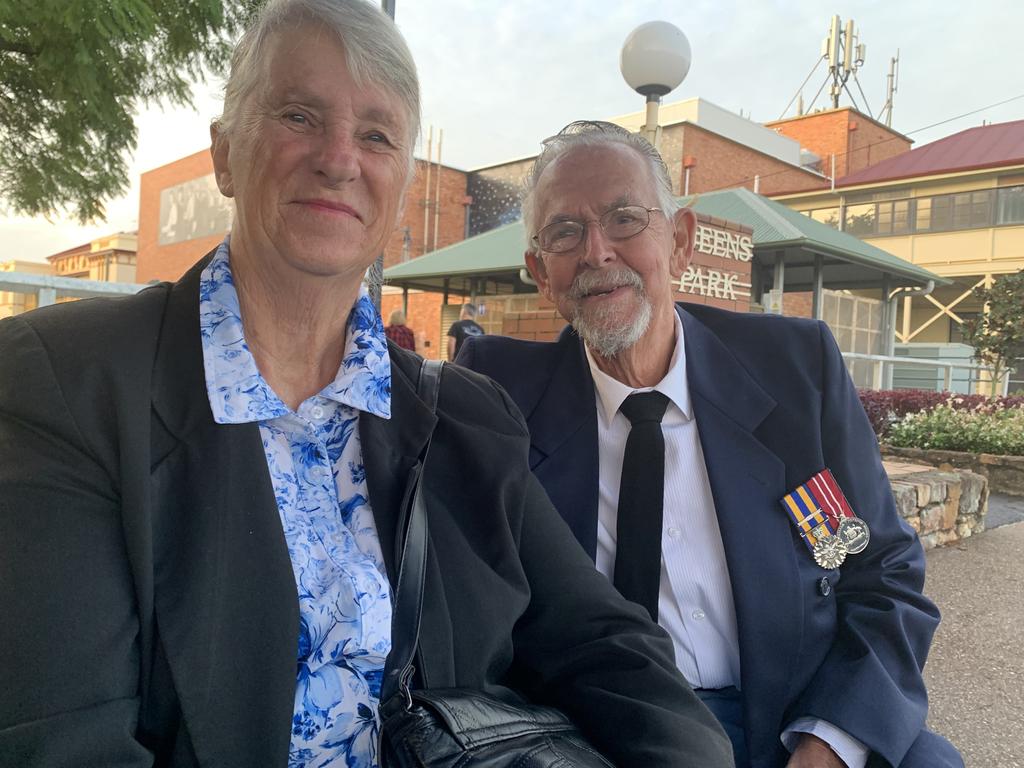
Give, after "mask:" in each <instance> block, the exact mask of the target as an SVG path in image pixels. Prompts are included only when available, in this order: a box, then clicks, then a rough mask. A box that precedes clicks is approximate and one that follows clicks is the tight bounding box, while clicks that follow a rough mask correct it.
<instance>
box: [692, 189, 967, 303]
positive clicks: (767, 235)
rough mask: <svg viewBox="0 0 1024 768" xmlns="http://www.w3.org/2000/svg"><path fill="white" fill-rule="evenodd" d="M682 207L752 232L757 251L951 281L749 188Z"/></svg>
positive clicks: (701, 196) (712, 194)
mask: <svg viewBox="0 0 1024 768" xmlns="http://www.w3.org/2000/svg"><path fill="white" fill-rule="evenodd" d="M680 202H681V203H682V204H683V205H691V206H692V207H693V209H694V210H695V211H697V212H698V213H703V214H706V215H708V216H715V217H717V218H719V219H726V220H728V221H733V222H736V223H737V224H745V225H746V226H748V227H751V228H752V229H753V230H754V234H753V240H754V246H755V247H756V248H773V247H778V248H782V247H786V246H803V247H805V248H807V249H808V250H812V251H819V252H821V253H824V254H828V255H833V256H838V257H840V258H845V259H848V260H849V261H854V262H857V263H860V264H862V265H864V266H869V267H875V268H876V269H878V270H880V271H882V272H890V273H893V274H896V275H902V276H905V277H909V278H913V279H916V280H921V281H927V280H934V281H935V282H937V283H939V284H946V283H948V282H949V281H948V280H945V279H943V278H941V277H939V276H938V275H936V274H934V273H932V272H929V271H928V270H927V269H923V268H921V267H918V266H917V265H915V264H911V263H910V262H909V261H904V260H903V259H901V258H899V257H898V256H893V255H892V254H891V253H889V252H888V251H883V250H882V249H881V248H876V247H875V246H873V245H871V244H870V243H865V242H864V241H863V240H861V239H860V238H857V237H854V236H853V235H851V234H848V233H846V232H840V231H839V230H838V229H833V228H832V227H830V226H828V225H827V224H822V223H821V222H820V221H815V220H814V219H812V218H811V217H810V216H805V215H804V214H802V213H799V212H798V211H794V210H793V209H791V208H787V207H786V206H784V205H783V204H782V203H777V202H775V201H774V200H769V199H768V198H767V197H762V196H761V195H757V194H754V193H753V192H751V191H750V190H749V189H725V190H721V191H718V192H706V193H703V194H699V195H691V196H690V197H685V198H682V199H681V200H680Z"/></svg>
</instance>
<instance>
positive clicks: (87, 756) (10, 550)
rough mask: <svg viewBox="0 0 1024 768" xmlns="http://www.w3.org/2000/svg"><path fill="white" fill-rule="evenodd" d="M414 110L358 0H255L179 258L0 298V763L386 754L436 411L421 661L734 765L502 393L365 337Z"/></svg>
mask: <svg viewBox="0 0 1024 768" xmlns="http://www.w3.org/2000/svg"><path fill="white" fill-rule="evenodd" d="M418 123H419V90H418V84H417V81H416V73H415V68H414V66H413V63H412V59H411V57H410V55H409V51H408V49H407V48H406V46H405V43H404V41H403V40H402V39H401V36H400V35H399V34H398V31H397V29H396V28H395V26H394V24H393V23H392V22H391V21H390V20H389V19H387V17H386V16H384V15H383V14H382V13H381V12H380V11H379V10H378V9H377V8H375V7H373V6H372V5H370V4H368V3H365V2H361V0H271V2H270V3H268V4H267V5H266V6H265V7H264V8H263V10H262V11H261V13H260V15H259V17H258V19H257V20H256V21H255V24H254V26H253V27H252V28H251V29H250V30H249V31H247V32H246V34H245V35H244V37H243V38H242V40H241V41H240V43H239V45H238V48H237V49H236V52H235V55H234V58H233V60H232V67H231V75H230V79H229V81H228V84H227V88H226V97H225V105H224V114H223V116H222V118H221V119H220V120H219V121H217V123H215V125H214V127H213V129H212V139H213V142H212V154H213V164H214V168H215V173H216V181H217V184H218V186H219V188H220V190H221V192H222V193H223V194H225V195H227V196H228V197H230V198H233V200H234V204H235V213H236V215H235V218H234V224H233V226H232V230H231V235H230V238H229V239H228V240H225V241H224V242H223V243H222V244H221V245H220V246H219V247H218V248H217V249H216V250H215V251H214V252H212V253H210V254H208V255H207V256H206V257H205V258H203V259H201V260H200V261H199V263H197V264H196V265H195V266H194V267H193V268H192V269H191V270H190V271H189V272H188V273H187V274H186V275H185V276H184V277H183V278H182V279H181V280H180V281H178V282H177V283H175V284H174V285H169V284H163V285H159V286H155V287H153V288H150V289H148V290H146V291H143V292H142V293H140V294H139V295H137V296H132V297H129V298H125V299H119V300H95V301H82V302H76V303H74V304H70V305H63V306H59V307H50V308H46V309H43V310H40V311H38V312H34V313H30V314H27V315H25V316H22V317H16V318H11V319H8V320H4V321H3V322H2V323H0V359H3V365H2V366H0V563H2V564H3V566H2V569H3V575H2V578H0V617H2V618H0V677H2V680H3V685H2V686H0V763H3V764H4V765H10V766H18V768H31V767H33V766H47V767H52V766H115V765H117V766H133V767H134V766H140V767H141V766H152V765H154V764H156V765H160V766H171V765H173V766H175V767H176V768H189V767H192V768H194V767H196V766H204V767H205V766H209V767H210V768H213V766H218V767H232V766H237V768H253V767H254V766H261V767H262V766H268V767H272V768H285V766H288V767H289V768H306V767H309V768H313V767H314V766H315V767H316V768H322V767H325V766H332V767H333V766H338V767H339V768H341V767H342V766H344V767H345V768H373V767H374V766H376V765H378V755H377V744H378V738H379V727H380V724H379V704H380V701H379V697H380V692H381V681H382V678H386V677H388V676H389V673H390V671H391V670H390V668H389V667H387V662H388V660H389V651H390V649H391V648H392V639H393V638H392V600H393V598H394V593H393V585H394V584H395V583H396V578H395V577H396V573H395V571H396V561H397V560H398V559H399V558H398V557H397V555H396V553H397V552H400V551H401V546H402V543H403V536H402V535H401V530H402V525H401V521H402V520H403V519H404V516H405V514H406V511H407V499H408V498H409V491H410V487H411V485H412V483H413V482H415V481H414V478H415V477H416V468H417V467H418V464H419V462H420V460H421V458H422V457H423V454H424V450H425V448H424V447H425V445H426V444H427V442H428V440H429V441H430V446H431V447H430V461H429V462H427V467H426V470H425V472H424V474H423V476H422V478H421V480H420V485H419V487H420V488H421V489H422V492H423V496H424V497H425V498H426V499H427V507H428V516H427V517H428V522H427V528H428V534H427V535H428V542H429V543H428V547H427V556H426V558H425V565H424V568H423V570H424V572H425V575H424V599H423V607H422V617H421V623H420V630H421V631H420V635H419V644H418V656H417V660H416V680H415V681H414V685H415V686H416V687H429V688H447V687H462V688H468V689H472V690H480V691H485V692H487V693H489V694H491V695H493V696H497V697H499V698H502V699H507V700H511V701H513V702H518V701H521V700H522V699H523V698H530V699H534V700H537V701H540V702H543V703H545V704H547V705H551V706H555V707H559V708H561V709H562V710H564V711H565V712H566V713H567V714H568V715H569V716H570V717H572V718H573V719H574V720H575V721H576V723H577V724H578V725H579V728H580V730H581V731H582V732H583V733H584V735H585V736H587V737H588V738H589V739H590V740H591V741H592V743H593V745H594V746H595V747H597V748H598V749H599V750H600V751H601V752H603V753H605V754H607V755H608V756H609V758H610V759H611V760H613V761H614V762H615V763H617V764H620V765H638V766H639V765H645V766H646V765H658V766H665V768H669V767H670V766H682V765H692V766H698V765H699V766H714V767H715V768H724V766H726V765H728V763H729V746H728V741H727V740H726V738H725V736H724V734H722V733H721V729H720V728H719V726H718V724H717V723H716V721H715V720H714V718H713V717H712V716H711V713H710V712H708V711H707V709H706V708H705V707H704V706H702V705H701V704H700V702H699V701H698V700H697V698H696V697H695V696H694V695H693V693H692V691H690V690H689V688H688V686H687V685H686V683H685V681H684V680H683V679H682V677H681V676H680V675H679V673H678V671H677V670H676V669H675V667H674V665H673V664H672V657H671V654H672V650H671V641H670V640H669V638H668V637H667V636H666V635H665V633H664V632H663V631H662V630H661V629H659V628H658V626H657V625H656V624H654V623H652V622H651V621H650V619H649V617H647V616H645V615H644V614H643V612H642V611H641V610H640V609H638V608H637V607H636V606H633V605H630V604H629V603H628V602H626V601H625V600H623V599H622V598H621V596H620V595H618V594H616V593H615V591H614V589H613V588H612V587H611V585H610V584H608V582H607V581H606V580H605V579H603V578H602V577H601V576H600V574H598V573H597V572H596V571H595V570H594V569H593V567H592V565H591V563H590V561H589V560H588V559H587V557H586V554H585V553H584V552H583V551H582V550H581V549H580V547H579V546H578V544H577V543H576V542H575V541H574V540H573V538H572V534H571V533H570V532H569V530H568V529H567V528H566V526H565V524H564V523H563V522H562V521H561V520H560V519H559V517H558V515H557V514H556V512H555V511H554V509H552V507H551V505H550V503H549V502H548V500H547V498H546V497H545V496H544V493H543V491H542V490H541V488H540V486H539V484H538V483H537V481H536V479H535V478H533V477H532V475H531V474H530V472H529V469H528V466H527V451H528V446H527V434H526V428H525V425H524V424H523V423H522V420H521V417H520V416H519V414H518V412H516V410H515V408H514V407H513V406H512V405H511V403H510V402H509V401H508V398H507V396H506V395H505V394H504V393H503V392H502V391H501V390H500V389H499V388H497V387H496V386H495V385H494V384H493V383H492V382H490V381H488V380H486V379H485V378H483V377H481V376H477V375H475V374H472V373H470V372H468V371H465V370H464V369H460V368H457V367H456V366H449V367H448V368H447V369H446V370H445V371H444V373H443V375H442V376H441V391H440V398H439V400H438V403H437V409H436V415H435V413H433V412H432V411H431V409H430V408H429V407H428V406H427V405H426V404H424V403H423V402H421V401H420V399H419V398H418V396H417V377H418V375H419V372H420V364H421V362H422V361H421V360H420V358H418V357H416V356H415V355H414V354H412V353H409V352H406V351H403V350H401V349H399V348H398V347H396V346H393V345H388V344H387V343H386V342H385V337H384V332H383V327H382V325H381V321H380V317H379V316H378V315H377V312H376V310H375V308H374V307H373V305H372V303H371V302H370V300H369V297H368V295H367V292H366V289H365V288H364V287H362V286H361V284H360V283H361V279H362V277H363V274H364V272H365V270H366V269H367V267H368V266H369V265H370V264H371V263H372V261H373V259H374V257H375V256H376V254H378V253H380V251H381V250H382V249H383V247H384V245H385V242H386V240H387V238H388V236H389V235H390V233H391V232H392V231H393V230H394V228H395V225H396V222H397V217H398V214H399V211H400V208H401V200H402V197H403V194H404V192H405V190H406V187H407V185H408V183H409V179H410V176H411V170H412V167H413V166H412V147H413V144H414V141H415V137H416V134H417V130H418ZM113 339H117V340H118V341H117V343H112V340H113ZM431 435H433V436H432V437H431ZM389 679H390V678H389ZM532 764H533V763H531V765H532ZM545 764H547V763H545ZM551 764H554V763H551Z"/></svg>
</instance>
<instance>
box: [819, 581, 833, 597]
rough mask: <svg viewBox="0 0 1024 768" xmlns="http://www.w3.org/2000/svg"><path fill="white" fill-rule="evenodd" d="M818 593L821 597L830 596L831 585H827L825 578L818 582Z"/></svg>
mask: <svg viewBox="0 0 1024 768" xmlns="http://www.w3.org/2000/svg"><path fill="white" fill-rule="evenodd" d="M818 591H819V592H821V596H822V597H828V596H829V595H830V594H832V584H831V583H829V580H828V577H827V576H822V577H821V581H819V582H818Z"/></svg>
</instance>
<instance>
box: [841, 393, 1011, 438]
mask: <svg viewBox="0 0 1024 768" xmlns="http://www.w3.org/2000/svg"><path fill="white" fill-rule="evenodd" d="M860 402H861V405H863V406H864V411H865V413H867V415H868V420H869V421H870V422H871V426H872V428H873V429H874V430H875V434H876V435H878V438H879V439H880V440H884V441H885V442H889V439H888V435H889V431H890V429H891V428H892V426H893V425H894V424H896V423H897V422H899V421H901V420H902V419H903V418H904V417H905V416H907V415H908V414H913V413H921V412H925V413H928V412H930V411H933V410H935V409H936V408H938V407H939V406H947V407H948V408H950V409H952V410H954V411H980V412H983V413H991V412H994V411H1000V410H1005V409H1007V408H1010V409H1022V408H1024V396H1021V395H1014V396H1011V397H988V396H987V395H955V394H952V393H950V392H935V391H933V390H929V389H895V390H874V389H862V390H860ZM915 447H918V448H923V447H925V446H923V445H919V446H915ZM932 447H935V446H932ZM965 450H968V449H965Z"/></svg>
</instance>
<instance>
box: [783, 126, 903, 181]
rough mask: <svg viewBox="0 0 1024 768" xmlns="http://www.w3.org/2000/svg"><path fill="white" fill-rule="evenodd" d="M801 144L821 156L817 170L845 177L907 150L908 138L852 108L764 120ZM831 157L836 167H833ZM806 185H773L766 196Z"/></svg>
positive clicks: (827, 174) (826, 174)
mask: <svg viewBox="0 0 1024 768" xmlns="http://www.w3.org/2000/svg"><path fill="white" fill-rule="evenodd" d="M765 127H767V128H772V129H774V130H776V131H778V132H779V133H780V134H781V135H783V136H787V137H789V138H791V139H793V140H795V141H797V142H799V143H800V146H801V147H803V148H804V149H805V150H808V151H809V152H812V153H814V154H815V155H816V156H817V157H818V158H819V159H820V166H819V170H820V171H821V172H822V173H823V174H824V175H825V176H828V177H830V178H831V177H833V176H834V177H836V178H838V177H840V176H846V175H847V174H849V173H854V172H855V171H859V170H861V169H863V168H867V167H868V166H871V165H874V164H875V163H880V162H881V161H883V160H888V159H889V158H890V157H895V156H896V155H901V154H903V153H904V152H906V151H908V150H909V149H910V144H911V140H910V139H909V138H907V137H906V136H904V135H903V134H902V133H898V132H897V131H894V130H893V129H892V128H890V127H888V126H887V125H884V124H883V123H880V122H878V121H877V120H875V119H874V118H872V117H870V116H868V115H865V114H863V113H861V112H858V111H857V110H855V109H853V108H852V107H839V108H837V109H823V110H819V111H817V112H810V113H808V114H806V115H798V116H797V117H790V118H786V119H784V120H775V121H772V122H770V123H765ZM833 160H834V162H835V169H834V170H833V166H832V163H833ZM808 188H809V187H807V186H787V185H786V184H785V183H781V184H778V185H773V187H772V188H771V189H769V190H764V191H763V193H764V194H766V195H772V194H776V193H780V192H799V191H801V190H805V189H808Z"/></svg>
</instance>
